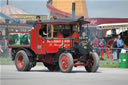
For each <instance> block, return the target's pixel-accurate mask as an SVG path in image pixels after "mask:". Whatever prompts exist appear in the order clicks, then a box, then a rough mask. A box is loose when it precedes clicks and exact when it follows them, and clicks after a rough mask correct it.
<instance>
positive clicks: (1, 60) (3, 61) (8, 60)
mask: <svg viewBox="0 0 128 85" xmlns="http://www.w3.org/2000/svg"><path fill="white" fill-rule="evenodd" d="M6 64H7V65H9V64H14V62H13V61H12V60H11V58H10V57H3V56H0V65H6Z"/></svg>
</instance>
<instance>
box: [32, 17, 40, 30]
mask: <svg viewBox="0 0 128 85" xmlns="http://www.w3.org/2000/svg"><path fill="white" fill-rule="evenodd" d="M39 22H41V20H40V16H36V21H35V22H34V23H33V26H32V29H34V28H35V26H36V24H37V23H39Z"/></svg>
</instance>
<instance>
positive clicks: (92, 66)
mask: <svg viewBox="0 0 128 85" xmlns="http://www.w3.org/2000/svg"><path fill="white" fill-rule="evenodd" d="M87 63H88V65H87V66H85V69H86V71H87V72H96V71H97V69H98V67H99V57H98V55H97V53H96V52H90V53H89V56H88V57H87Z"/></svg>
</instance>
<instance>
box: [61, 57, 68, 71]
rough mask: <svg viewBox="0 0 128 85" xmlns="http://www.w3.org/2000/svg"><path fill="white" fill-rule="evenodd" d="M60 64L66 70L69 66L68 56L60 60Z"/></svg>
mask: <svg viewBox="0 0 128 85" xmlns="http://www.w3.org/2000/svg"><path fill="white" fill-rule="evenodd" d="M60 64H61V66H62V68H63V69H64V70H66V69H67V68H68V66H69V60H68V58H67V56H62V57H61V60H60Z"/></svg>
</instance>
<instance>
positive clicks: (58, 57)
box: [8, 19, 99, 72]
mask: <svg viewBox="0 0 128 85" xmlns="http://www.w3.org/2000/svg"><path fill="white" fill-rule="evenodd" d="M88 23H89V21H87V20H84V19H56V20H45V21H42V22H40V23H38V24H37V25H36V26H35V28H34V29H32V30H31V31H29V32H9V33H8V39H9V40H8V47H9V48H11V56H12V60H14V61H15V65H16V68H17V70H18V71H30V69H31V68H32V67H34V66H36V62H43V64H44V66H46V67H47V68H48V70H49V71H61V72H71V71H72V68H73V66H75V67H77V66H84V67H85V69H86V71H87V72H96V71H97V69H98V67H99V57H98V55H97V53H96V52H94V51H93V48H92V46H91V45H90V44H89V43H88V36H87V34H88V33H87V31H86V32H84V31H83V29H85V27H83V26H88ZM42 29H46V33H47V35H46V36H43V35H42V33H43V32H42ZM86 29H88V28H86Z"/></svg>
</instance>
